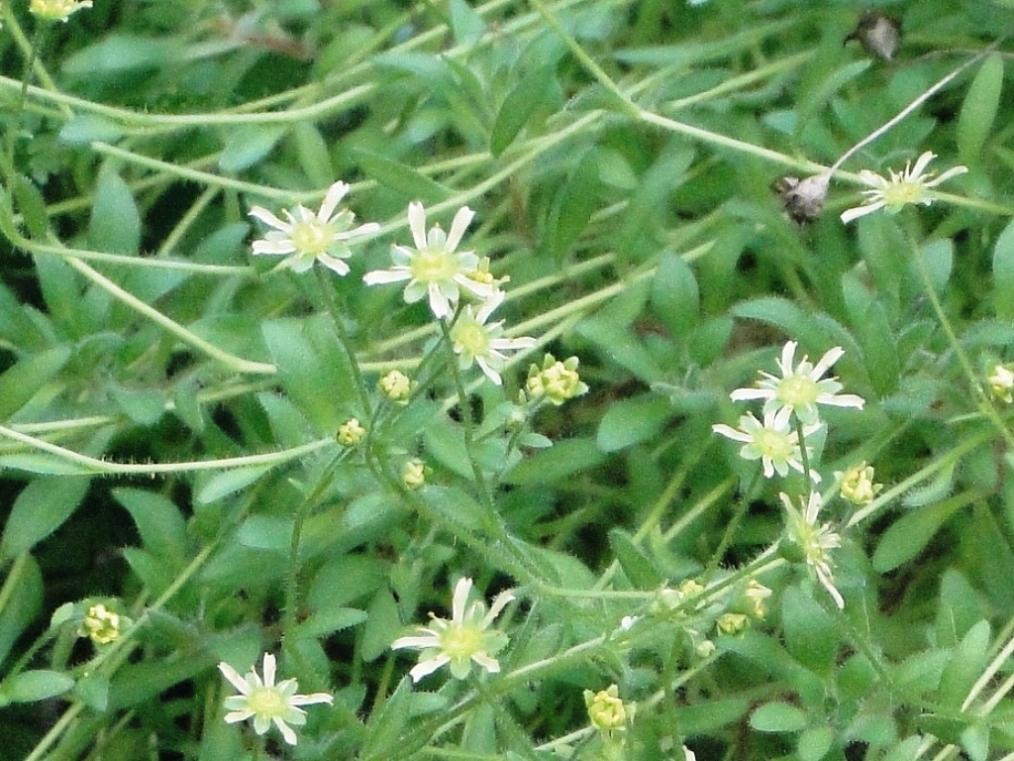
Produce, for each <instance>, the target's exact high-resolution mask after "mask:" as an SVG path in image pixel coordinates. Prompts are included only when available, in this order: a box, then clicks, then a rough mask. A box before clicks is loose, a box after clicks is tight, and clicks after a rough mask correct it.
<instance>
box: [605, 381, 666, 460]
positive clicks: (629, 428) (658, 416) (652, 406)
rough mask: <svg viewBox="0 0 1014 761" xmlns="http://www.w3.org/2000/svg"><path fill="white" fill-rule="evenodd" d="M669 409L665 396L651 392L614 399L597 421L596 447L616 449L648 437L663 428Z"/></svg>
mask: <svg viewBox="0 0 1014 761" xmlns="http://www.w3.org/2000/svg"><path fill="white" fill-rule="evenodd" d="M671 411H672V406H671V405H670V404H669V401H668V400H667V399H664V398H662V397H660V396H657V395H656V394H651V393H649V394H642V395H641V396H636V397H633V398H632V399H623V400H622V401H619V402H614V403H613V404H612V405H611V406H610V407H609V408H608V409H607V410H606V414H605V415H604V416H603V417H602V421H601V422H600V423H599V430H598V435H597V436H596V439H595V440H596V442H597V443H598V446H599V449H601V450H602V451H603V452H616V451H619V450H620V449H625V448H626V447H629V446H632V445H634V444H639V443H640V442H642V441H647V440H648V439H650V438H652V437H653V436H654V435H655V434H656V433H658V432H659V431H661V430H662V428H663V427H664V426H665V424H666V423H667V422H668V421H669V418H670V414H671Z"/></svg>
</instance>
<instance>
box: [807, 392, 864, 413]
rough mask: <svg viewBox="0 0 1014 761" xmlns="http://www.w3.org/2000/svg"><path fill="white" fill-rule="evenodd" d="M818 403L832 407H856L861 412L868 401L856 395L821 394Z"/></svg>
mask: <svg viewBox="0 0 1014 761" xmlns="http://www.w3.org/2000/svg"><path fill="white" fill-rule="evenodd" d="M817 403H818V404H827V405H830V406H832V407H855V408H856V409H859V410H861V409H862V408H863V405H865V404H866V400H865V399H863V398H862V397H861V396H858V395H856V394H821V395H820V396H818V397H817Z"/></svg>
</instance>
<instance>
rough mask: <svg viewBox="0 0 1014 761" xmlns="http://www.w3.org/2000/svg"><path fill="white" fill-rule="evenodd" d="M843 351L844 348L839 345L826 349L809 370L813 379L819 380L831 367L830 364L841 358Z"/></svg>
mask: <svg viewBox="0 0 1014 761" xmlns="http://www.w3.org/2000/svg"><path fill="white" fill-rule="evenodd" d="M844 353H845V350H844V349H843V348H841V347H840V346H835V347H834V348H833V349H828V350H827V351H826V352H824V356H823V357H821V358H820V361H819V362H817V364H816V365H814V367H813V370H812V371H811V372H810V377H811V378H813V380H819V379H820V377H821V376H822V375H823V374H824V373H826V372H827V371H828V370H829V369H830V368H831V365H833V364H834V363H835V362H837V361H838V360H839V359H841V356H842V355H843V354H844Z"/></svg>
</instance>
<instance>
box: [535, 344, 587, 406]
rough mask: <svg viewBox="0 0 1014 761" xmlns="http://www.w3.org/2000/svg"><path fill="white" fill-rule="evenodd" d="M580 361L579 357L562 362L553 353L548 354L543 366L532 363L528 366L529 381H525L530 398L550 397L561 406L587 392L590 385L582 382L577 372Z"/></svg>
mask: <svg viewBox="0 0 1014 761" xmlns="http://www.w3.org/2000/svg"><path fill="white" fill-rule="evenodd" d="M578 362H579V360H578V358H577V357H570V358H569V359H565V360H563V361H562V362H561V361H559V360H558V359H557V358H556V357H554V356H553V355H552V354H547V355H546V356H545V358H544V359H543V360H542V366H541V367H540V366H539V365H532V366H531V367H529V368H528V381H527V382H526V383H525V391H526V392H527V394H528V398H529V399H548V400H549V401H550V402H552V403H553V404H555V405H557V406H559V405H561V404H563V403H564V402H565V401H567V400H568V399H573V398H574V397H575V396H581V395H582V394H585V393H587V392H588V386H587V385H586V384H585V383H582V382H581V376H580V375H578V372H577V366H578Z"/></svg>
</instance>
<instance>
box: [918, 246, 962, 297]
mask: <svg viewBox="0 0 1014 761" xmlns="http://www.w3.org/2000/svg"><path fill="white" fill-rule="evenodd" d="M919 255H920V256H922V258H923V265H924V266H925V267H926V271H927V274H928V275H929V280H930V283H931V284H932V286H933V290H934V291H936V292H937V293H943V291H944V289H945V288H946V287H947V282H948V281H949V280H950V279H951V270H952V269H953V268H954V243H953V242H952V241H951V240H950V238H945V239H944V240H934V241H930V242H929V243H924V244H923V245H922V246H920V247H919ZM913 265H914V266H918V265H915V263H914V262H913ZM911 276H912V280H913V281H914V280H916V278H917V275H916V273H915V271H913V272H912V273H911Z"/></svg>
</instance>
